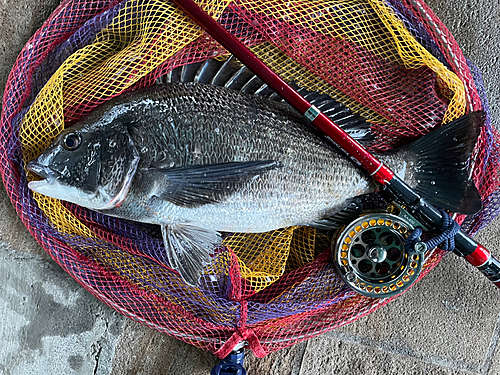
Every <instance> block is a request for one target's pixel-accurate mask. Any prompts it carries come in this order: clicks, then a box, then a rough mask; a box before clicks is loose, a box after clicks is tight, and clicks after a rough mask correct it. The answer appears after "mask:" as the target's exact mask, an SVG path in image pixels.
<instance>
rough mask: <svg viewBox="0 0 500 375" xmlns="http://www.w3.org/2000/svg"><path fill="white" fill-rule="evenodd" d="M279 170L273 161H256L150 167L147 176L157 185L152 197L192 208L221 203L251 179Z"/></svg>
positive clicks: (277, 164)
mask: <svg viewBox="0 0 500 375" xmlns="http://www.w3.org/2000/svg"><path fill="white" fill-rule="evenodd" d="M278 166H279V163H277V162H275V161H272V160H256V161H247V162H233V163H220V164H204V165H193V166H189V167H178V168H161V167H155V166H152V167H151V168H150V169H149V170H148V173H149V175H150V177H152V179H153V180H154V181H156V182H157V186H158V188H157V191H156V192H154V195H155V196H157V197H159V198H160V199H163V200H166V201H169V202H172V203H174V204H175V205H177V206H181V207H186V208H195V207H199V206H202V205H205V204H210V203H216V202H220V201H221V200H222V199H223V198H225V197H227V196H229V195H231V194H233V193H235V192H236V191H238V190H241V189H242V188H244V187H245V186H246V184H247V183H248V181H250V180H251V179H253V178H258V176H259V175H260V174H261V173H264V172H266V171H268V170H271V169H274V168H277V167H278Z"/></svg>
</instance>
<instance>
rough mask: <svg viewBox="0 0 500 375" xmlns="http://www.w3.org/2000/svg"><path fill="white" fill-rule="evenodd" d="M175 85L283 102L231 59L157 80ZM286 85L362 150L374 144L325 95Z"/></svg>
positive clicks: (357, 119) (366, 127)
mask: <svg viewBox="0 0 500 375" xmlns="http://www.w3.org/2000/svg"><path fill="white" fill-rule="evenodd" d="M177 82H180V83H203V84H209V85H214V86H222V87H226V88H228V89H231V90H236V91H239V92H242V93H244V94H248V95H256V96H259V97H262V98H265V99H268V100H273V101H279V102H284V100H283V98H281V97H280V96H279V95H278V94H277V93H276V92H274V91H273V90H272V89H271V88H270V87H269V86H267V85H266V84H265V83H264V82H263V81H262V80H261V79H260V78H259V77H257V76H256V75H255V74H254V73H253V72H252V71H251V70H250V69H248V68H247V67H246V66H245V65H243V64H241V63H240V62H239V61H238V60H237V59H236V58H235V57H234V56H232V55H231V56H230V57H229V58H227V59H226V60H225V61H219V60H217V59H209V60H206V61H204V62H197V63H192V64H188V65H184V66H180V67H177V68H175V69H173V70H172V71H170V72H169V73H167V74H166V75H165V76H163V77H161V78H160V79H158V83H159V84H163V83H165V84H168V83H177ZM290 84H291V86H292V87H293V88H294V89H295V90H297V91H298V92H299V94H301V95H302V96H303V97H304V98H306V99H307V100H308V101H309V102H310V103H311V104H313V105H314V106H316V107H317V108H318V109H320V110H321V111H322V112H323V113H324V114H325V115H327V116H328V117H330V119H331V120H332V121H334V122H335V123H336V124H337V125H339V126H340V127H341V128H342V129H344V131H346V132H347V133H348V134H349V135H350V136H351V137H353V138H354V139H356V140H357V141H359V142H361V143H363V144H364V145H365V146H367V145H368V144H369V143H371V142H372V141H373V140H374V136H373V134H372V133H371V131H370V127H371V124H370V123H368V122H366V120H365V119H364V118H363V117H361V116H359V115H357V114H355V113H353V112H351V110H350V109H349V108H347V107H346V106H345V105H343V104H342V103H340V102H338V101H337V100H335V99H333V98H332V97H330V96H329V95H326V94H319V93H317V92H313V91H309V90H307V89H305V88H304V87H301V86H299V85H297V84H296V83H295V82H291V83H290Z"/></svg>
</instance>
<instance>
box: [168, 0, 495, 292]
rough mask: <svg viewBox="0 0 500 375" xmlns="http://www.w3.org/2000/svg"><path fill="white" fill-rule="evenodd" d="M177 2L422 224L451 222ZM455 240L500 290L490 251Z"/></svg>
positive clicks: (462, 236)
mask: <svg viewBox="0 0 500 375" xmlns="http://www.w3.org/2000/svg"><path fill="white" fill-rule="evenodd" d="M173 2H174V3H175V4H176V5H177V6H178V7H179V8H180V9H182V10H183V11H184V12H185V13H186V14H187V15H188V16H189V17H191V18H192V19H193V20H194V21H196V23H198V24H199V25H200V26H201V27H203V29H205V30H206V31H207V33H209V34H210V35H211V36H212V37H213V38H214V39H215V40H217V41H218V42H219V43H220V44H221V45H222V46H224V47H225V48H226V49H227V50H228V51H229V52H231V53H232V54H233V55H234V56H236V57H237V58H238V59H239V60H240V61H241V62H242V63H243V64H245V65H246V66H247V67H248V68H249V69H250V70H252V71H253V72H254V73H255V74H256V75H257V76H258V77H259V78H260V79H262V81H264V82H265V83H266V84H267V85H268V86H269V87H271V88H272V89H273V90H274V91H275V92H276V93H278V94H279V95H280V96H281V97H282V98H283V99H284V100H286V101H287V102H288V103H289V104H290V105H291V106H292V107H293V108H295V109H296V110H297V111H298V112H299V113H301V114H302V115H303V116H304V117H305V118H306V119H307V120H308V121H310V122H311V123H312V124H313V125H314V126H315V127H316V128H317V129H318V130H320V131H321V132H322V133H323V134H324V135H326V136H327V137H329V138H330V139H331V140H332V141H333V142H334V143H335V144H336V145H338V147H339V148H341V149H342V150H344V151H345V152H346V153H347V155H348V156H349V157H351V159H352V160H353V161H354V162H355V163H356V164H358V165H359V166H360V167H362V168H363V169H364V170H365V171H366V172H368V173H369V174H370V176H372V177H373V178H374V179H375V180H376V181H377V182H378V183H379V184H380V185H382V188H383V189H384V190H385V191H386V192H388V193H389V194H390V195H391V196H392V197H393V198H394V199H395V200H396V201H399V202H401V203H402V204H404V205H405V206H406V207H408V208H409V209H410V212H411V214H412V215H414V216H415V217H416V218H417V219H418V220H419V221H420V222H422V223H424V224H425V225H426V226H427V227H429V228H430V229H433V230H438V229H439V228H441V227H442V224H443V221H444V220H448V218H445V217H444V215H448V214H447V213H445V212H443V211H440V210H438V209H437V208H436V207H434V206H433V205H431V204H430V203H428V202H427V201H426V200H425V199H424V198H422V197H421V196H420V195H419V194H417V193H416V192H415V191H413V190H412V189H411V188H410V187H409V186H408V185H407V184H406V183H405V182H404V181H402V180H401V179H400V178H399V177H398V176H396V175H395V174H394V172H393V171H392V170H391V169H390V168H388V167H387V166H386V165H384V164H383V163H382V162H381V161H379V160H378V159H377V158H375V157H374V156H373V155H372V154H371V153H370V152H368V151H367V150H366V149H365V148H364V147H363V146H361V145H360V144H359V143H358V142H357V141H355V140H354V139H353V138H352V137H350V136H349V135H348V134H347V133H346V132H345V131H344V130H342V129H341V128H340V127H339V126H338V125H336V124H335V123H334V122H333V121H331V120H330V119H329V118H328V117H327V116H326V115H324V114H323V113H322V112H321V111H320V110H318V109H317V108H316V107H315V106H314V105H311V104H310V103H309V102H308V101H307V100H306V99H304V98H303V97H302V96H301V95H300V94H299V93H297V92H296V91H295V90H294V89H293V88H292V87H291V86H290V85H289V84H287V83H286V82H285V81H283V80H282V79H281V78H280V77H279V76H278V75H277V74H276V73H274V72H273V71H272V70H271V69H270V68H269V67H268V66H267V65H265V64H264V63H263V62H262V61H261V60H259V59H258V58H257V57H256V56H255V55H254V54H253V53H252V52H251V51H250V50H249V49H248V48H247V47H246V46H245V45H243V43H241V42H240V41H239V40H238V39H237V38H236V37H235V36H233V35H232V34H231V33H229V32H228V31H226V29H224V28H223V27H222V26H221V25H219V23H217V22H216V21H215V20H214V19H213V18H212V17H210V16H209V15H208V14H207V13H205V12H204V11H203V10H202V9H201V8H200V7H199V6H198V5H197V4H196V3H194V2H193V1H192V0H173ZM454 239H455V249H454V252H455V253H456V254H457V255H459V256H462V257H464V258H465V259H466V260H467V261H468V262H469V263H470V264H472V265H473V266H475V267H476V268H478V269H479V270H480V271H481V272H482V273H483V274H484V275H485V276H486V277H487V278H488V279H490V280H491V281H492V282H493V283H494V284H495V285H496V286H497V287H499V288H500V262H499V261H498V260H497V259H495V258H494V257H493V256H492V255H491V253H490V251H488V249H486V248H485V247H484V246H482V245H481V244H479V243H478V242H476V241H474V240H473V239H472V238H470V237H469V236H468V235H467V234H466V233H465V232H463V231H462V230H459V231H458V232H457V233H456V234H455V238H454Z"/></svg>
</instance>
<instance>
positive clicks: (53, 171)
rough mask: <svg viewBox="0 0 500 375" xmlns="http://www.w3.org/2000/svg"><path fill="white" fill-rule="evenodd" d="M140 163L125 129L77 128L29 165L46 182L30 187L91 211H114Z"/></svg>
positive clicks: (125, 194) (110, 126)
mask: <svg viewBox="0 0 500 375" xmlns="http://www.w3.org/2000/svg"><path fill="white" fill-rule="evenodd" d="M138 162H139V153H138V152H137V150H136V148H135V146H134V144H133V141H132V139H131V137H130V134H129V132H128V130H127V127H126V126H125V125H124V124H121V123H115V124H111V125H109V126H101V127H99V126H95V125H88V124H82V125H75V126H73V127H70V128H68V129H66V130H64V131H63V132H62V133H61V134H60V135H59V136H58V137H57V139H56V140H55V141H54V142H53V143H52V144H51V145H50V146H49V147H48V148H47V149H46V150H45V151H44V152H43V153H42V154H41V155H40V156H39V157H38V158H36V159H35V160H33V161H32V162H30V163H29V164H28V169H29V170H31V171H33V172H35V173H36V174H37V175H39V176H40V177H42V180H39V181H31V182H30V183H29V184H28V187H29V188H30V189H31V190H33V191H35V192H37V193H40V194H43V195H46V196H48V197H51V198H56V199H61V200H65V201H68V202H72V203H75V204H78V205H80V206H83V207H87V208H90V209H94V210H107V209H112V208H114V207H117V206H118V205H119V204H121V202H122V201H123V200H124V199H125V198H126V196H127V193H128V191H129V188H130V184H131V181H132V178H133V176H134V174H135V171H136V169H137V164H138Z"/></svg>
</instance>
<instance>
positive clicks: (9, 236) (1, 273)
mask: <svg viewBox="0 0 500 375" xmlns="http://www.w3.org/2000/svg"><path fill="white" fill-rule="evenodd" d="M58 3H59V1H57V0H39V1H37V2H36V3H33V2H31V1H28V0H18V1H16V2H7V1H2V2H0V21H1V22H0V54H1V56H2V60H1V61H2V65H1V67H0V85H1V86H0V89H1V91H2V92H3V87H4V85H5V81H6V79H7V75H8V73H9V71H10V69H11V67H12V65H13V63H14V61H15V58H16V56H17V54H18V53H19V51H20V50H21V48H22V46H23V45H24V44H25V43H26V41H27V40H28V38H29V37H30V36H31V35H32V34H33V33H34V32H35V31H36V29H37V28H38V27H39V26H40V25H41V24H42V23H43V21H44V20H45V19H46V18H47V16H48V15H49V14H50V12H51V11H52V10H53V9H54V8H55V7H56V6H57V5H58ZM428 3H429V5H430V6H431V8H432V9H433V10H434V11H435V12H436V13H437V15H438V16H439V17H440V18H441V19H442V20H443V21H444V23H445V24H446V25H447V26H448V28H449V29H450V31H451V32H452V34H453V35H454V36H455V38H456V39H457V41H458V42H459V44H460V46H461V48H462V49H463V51H464V53H465V54H466V56H467V57H468V58H470V59H471V60H472V61H473V62H474V63H476V64H477V65H478V66H479V67H480V69H481V70H482V72H483V76H484V77H483V78H484V82H485V89H486V92H487V95H488V99H489V103H490V108H491V113H492V118H493V123H494V125H495V126H496V127H497V128H498V125H500V106H499V104H500V85H499V79H498V72H499V71H500V47H499V44H498V40H499V37H500V4H499V3H498V2H497V1H494V2H490V1H488V0H481V1H471V0H464V1H460V2H456V1H439V0H432V1H429V2H428ZM0 214H1V218H2V220H0V292H1V293H0V316H1V317H2V323H0V342H1V346H0V374H6V375H14V374H15V375H18V374H19V375H25V374H113V375H118V374H120V375H121V374H123V375H129V374H144V375H146V374H158V375H159V374H193V375H197V374H208V373H209V372H210V369H211V368H212V367H213V366H214V365H215V364H216V363H217V362H218V361H217V359H216V358H215V357H214V356H213V355H212V354H210V353H207V352H204V351H202V350H199V349H197V348H194V347H192V346H189V345H187V344H185V343H183V342H180V341H178V340H175V339H173V338H170V337H168V336H166V335H163V334H161V333H159V332H156V331H154V330H151V329H149V328H146V327H144V326H141V325H140V324H138V323H136V322H133V321H131V320H129V319H127V318H125V317H123V316H121V315H119V314H118V313H116V312H115V311H113V310H112V309H110V308H109V307H107V306H105V305H103V304H102V303H101V302H99V301H98V300H97V299H95V298H94V297H93V296H92V295H90V294H89V293H88V292H87V291H85V290H84V289H83V288H82V287H81V286H80V285H79V284H78V283H77V282H76V281H74V280H73V279H72V278H71V277H70V276H68V275H67V274H66V273H65V272H64V271H62V269H61V268H60V267H59V266H58V265H57V264H56V263H55V262H54V261H53V260H52V259H51V258H50V257H49V256H48V255H47V254H46V253H45V252H44V251H43V249H42V248H41V247H40V246H39V245H38V244H37V243H36V242H35V241H34V240H33V238H32V237H31V236H30V234H29V232H28V231H27V230H26V228H25V227H24V226H23V224H22V223H21V221H20V220H19V218H18V217H17V215H16V213H15V211H14V209H13V207H12V205H11V203H10V201H9V199H8V197H7V194H6V192H5V190H4V188H3V187H2V188H0ZM477 239H479V240H480V241H481V242H482V243H483V244H484V245H486V247H488V248H489V249H491V250H492V252H493V253H494V254H495V255H496V256H497V257H500V220H499V219H497V220H495V221H494V222H493V223H492V224H490V225H489V226H488V227H487V228H486V229H485V230H483V231H481V232H480V233H479V234H478V236H477ZM499 297H500V294H499V291H498V290H496V289H494V288H493V287H492V285H491V284H490V283H489V282H488V281H487V280H486V279H485V278H484V277H483V276H482V275H480V274H479V272H477V270H474V269H472V267H470V266H469V265H467V264H466V263H465V262H464V261H463V260H461V259H459V258H457V257H455V256H453V255H450V256H448V257H446V258H445V259H444V260H443V261H442V262H441V263H440V264H439V265H438V266H437V267H436V268H435V269H434V270H433V271H432V272H431V273H430V274H429V275H427V276H426V277H425V278H424V279H423V280H422V281H421V282H419V283H418V284H417V285H416V286H415V287H413V288H412V289H411V290H410V291H408V292H407V293H405V294H404V295H403V296H401V297H400V298H398V299H397V300H395V301H394V302H392V303H391V304H389V305H388V306H386V307H384V308H382V309H380V310H378V311H377V312H375V313H373V314H371V315H369V316H367V317H365V318H362V319H360V320H358V321H356V322H354V323H352V324H350V325H348V326H345V327H343V328H341V329H339V330H336V331H333V332H330V333H327V334H323V335H321V336H319V337H317V338H314V339H311V340H309V341H307V342H303V343H300V344H297V345H295V346H292V347H290V348H287V349H284V350H281V351H279V352H276V353H272V354H270V355H268V356H267V357H265V358H262V359H257V358H255V357H254V356H253V355H252V354H250V353H249V354H248V356H247V359H246V363H245V364H246V367H247V370H248V373H249V374H251V375H255V374H279V375H309V374H311V375H312V374H399V375H403V374H460V375H462V374H464V375H465V374H482V375H493V374H498V373H500V348H499V345H498V341H499V336H500V326H499V324H498V323H499V319H500V302H499V301H500V300H499Z"/></svg>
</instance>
